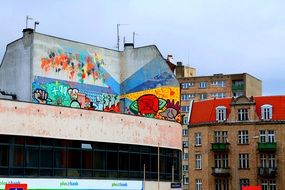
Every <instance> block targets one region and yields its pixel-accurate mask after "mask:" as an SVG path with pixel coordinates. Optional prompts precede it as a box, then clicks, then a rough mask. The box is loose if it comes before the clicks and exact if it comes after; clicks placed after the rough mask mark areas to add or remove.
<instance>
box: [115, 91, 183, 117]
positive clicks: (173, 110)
mask: <svg viewBox="0 0 285 190" xmlns="http://www.w3.org/2000/svg"><path fill="white" fill-rule="evenodd" d="M121 98H124V99H125V111H126V112H127V113H129V114H134V115H140V116H145V117H150V118H157V119H166V120H170V121H177V122H180V103H179V98H180V96H179V88H177V87H161V88H156V89H151V90H146V91H140V92H136V93H131V94H126V95H123V96H122V97H121Z"/></svg>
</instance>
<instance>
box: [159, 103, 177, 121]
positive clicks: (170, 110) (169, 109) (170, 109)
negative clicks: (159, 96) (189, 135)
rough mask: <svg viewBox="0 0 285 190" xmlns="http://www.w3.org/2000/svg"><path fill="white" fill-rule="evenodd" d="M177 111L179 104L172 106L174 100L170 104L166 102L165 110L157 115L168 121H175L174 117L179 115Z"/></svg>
mask: <svg viewBox="0 0 285 190" xmlns="http://www.w3.org/2000/svg"><path fill="white" fill-rule="evenodd" d="M179 110H180V105H179V102H176V104H174V100H172V102H170V100H167V103H166V109H165V110H164V111H163V112H161V113H159V115H161V116H162V117H164V118H166V119H168V120H171V121H176V116H177V115H178V114H179Z"/></svg>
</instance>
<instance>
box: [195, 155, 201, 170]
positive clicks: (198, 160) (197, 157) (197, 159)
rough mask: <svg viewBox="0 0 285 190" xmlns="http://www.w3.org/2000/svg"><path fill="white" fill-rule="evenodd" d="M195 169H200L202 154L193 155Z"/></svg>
mask: <svg viewBox="0 0 285 190" xmlns="http://www.w3.org/2000/svg"><path fill="white" fill-rule="evenodd" d="M195 169H196V170H201V169H202V154H195Z"/></svg>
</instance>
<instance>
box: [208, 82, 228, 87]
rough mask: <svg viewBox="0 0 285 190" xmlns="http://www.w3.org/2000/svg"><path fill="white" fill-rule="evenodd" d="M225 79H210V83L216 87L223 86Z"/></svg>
mask: <svg viewBox="0 0 285 190" xmlns="http://www.w3.org/2000/svg"><path fill="white" fill-rule="evenodd" d="M225 84H226V81H224V80H216V81H212V82H211V85H213V86H217V87H225Z"/></svg>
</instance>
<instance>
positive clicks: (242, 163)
mask: <svg viewBox="0 0 285 190" xmlns="http://www.w3.org/2000/svg"><path fill="white" fill-rule="evenodd" d="M239 169H249V154H248V153H241V154H239Z"/></svg>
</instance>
